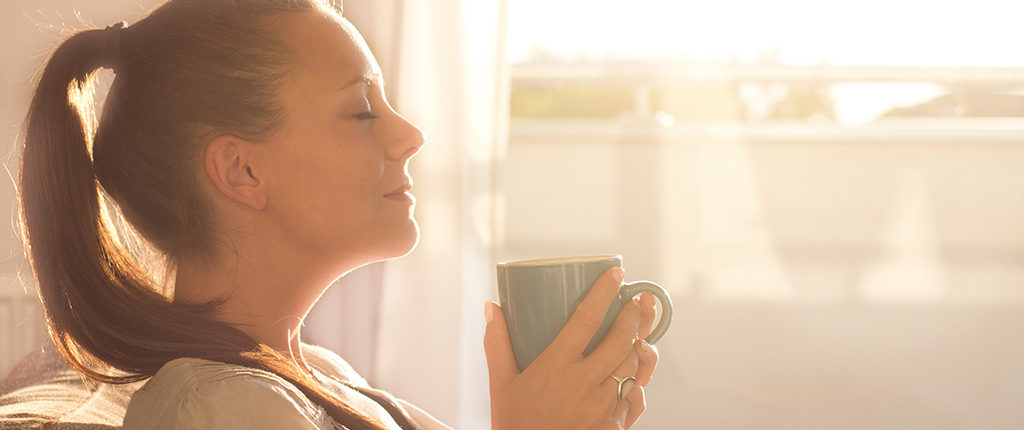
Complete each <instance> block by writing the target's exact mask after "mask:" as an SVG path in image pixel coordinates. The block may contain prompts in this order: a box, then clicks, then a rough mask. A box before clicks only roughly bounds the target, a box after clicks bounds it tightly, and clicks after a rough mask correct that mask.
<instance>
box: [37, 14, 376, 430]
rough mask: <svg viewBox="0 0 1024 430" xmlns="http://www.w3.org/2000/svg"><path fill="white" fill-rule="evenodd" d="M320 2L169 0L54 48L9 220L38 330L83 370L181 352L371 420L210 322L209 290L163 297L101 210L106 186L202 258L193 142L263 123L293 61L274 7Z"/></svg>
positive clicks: (275, 114) (274, 119) (107, 370)
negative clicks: (44, 328) (19, 241)
mask: <svg viewBox="0 0 1024 430" xmlns="http://www.w3.org/2000/svg"><path fill="white" fill-rule="evenodd" d="M329 10H332V6H331V5H330V4H328V3H325V1H324V0H169V1H167V2H166V3H164V4H163V5H162V6H160V7H159V8H157V9H155V10H154V11H152V12H151V13H150V14H149V15H148V16H147V17H145V18H144V19H142V20H141V21H139V22H138V23H136V24H134V25H132V26H130V27H128V28H125V29H119V28H108V29H107V30H85V31H81V32H79V33H76V34H74V35H73V36H71V37H70V38H68V39H67V40H66V41H64V42H63V43H62V44H61V45H60V46H59V47H58V48H57V49H56V51H54V53H53V55H52V56H51V57H50V59H49V61H48V62H47V64H46V66H45V68H44V70H43V73H42V76H41V78H40V81H39V84H38V87H37V88H36V91H35V95H34V97H33V99H32V104H31V107H30V109H29V112H28V116H27V119H26V125H25V127H26V130H25V143H24V145H25V146H24V148H23V150H22V155H21V170H20V177H19V181H18V187H19V189H18V196H19V200H20V217H21V219H20V221H21V227H22V233H23V237H24V241H25V247H26V249H27V251H28V255H29V258H30V261H31V263H32V270H33V272H34V274H35V278H36V282H37V285H38V289H39V295H40V298H41V299H42V302H43V306H44V308H45V313H46V321H47V325H48V328H49V332H50V335H51V337H52V338H53V341H54V343H55V344H56V345H57V349H58V350H59V351H60V353H61V354H62V355H63V356H64V358H65V359H66V360H67V361H68V362H69V363H71V365H73V366H74V367H75V368H77V369H78V370H79V371H81V372H82V373H83V374H85V375H87V376H88V377H90V378H92V379H95V380H98V381H102V382H108V383H127V382H132V381H138V380H143V379H145V378H148V377H151V376H152V375H153V374H154V373H156V371H157V370H158V369H160V367H161V366H163V365H164V364H165V363H167V362H169V361H171V360H173V359H176V358H181V357H195V358H204V359H209V360H215V361H220V362H225V363H234V364H240V365H244V366H249V367H253V368H258V369H263V370H267V371H270V372H274V373H276V374H277V375H280V376H281V377H283V378H285V379H286V380H288V381H289V382H291V383H292V384H294V385H295V386H296V387H298V388H299V389H300V390H301V391H302V392H303V393H304V394H305V395H306V396H307V397H309V398H310V399H311V400H313V401H314V402H316V403H317V404H319V405H320V406H322V407H324V409H326V410H327V412H328V413H329V414H330V415H331V416H332V417H333V418H334V419H335V420H336V421H337V422H339V423H340V424H343V425H345V426H347V427H349V428H352V429H379V428H383V426H382V424H380V423H377V422H375V421H374V420H372V419H370V418H369V417H367V416H366V415H364V414H362V413H360V412H359V411H357V410H355V409H353V408H352V407H350V406H349V405H347V404H346V403H344V402H343V401H341V400H340V399H339V398H337V397H336V396H334V395H332V394H330V393H329V392H328V391H327V390H326V389H325V388H324V387H323V386H322V385H321V384H320V383H318V382H317V381H316V380H315V379H313V378H312V377H311V376H309V375H308V374H307V373H305V372H304V371H302V370H301V369H299V367H298V366H297V365H296V364H295V362H294V361H293V360H291V359H290V358H289V357H286V356H284V355H282V354H280V353H278V352H276V351H274V350H273V349H272V348H270V347H268V346H266V345H263V344H259V343H257V342H256V341H254V340H253V339H252V338H251V337H249V336H247V335H246V334H244V333H243V332H242V331H240V330H238V329H237V328H235V327H233V326H231V325H228V324H226V323H224V322H221V321H218V320H216V319H214V318H213V316H212V315H213V313H212V312H213V310H214V309H215V308H216V306H217V305H218V303H216V302H214V303H205V304H186V303H178V302H173V301H172V300H171V299H169V298H168V297H165V296H164V295H163V294H161V293H160V292H159V291H158V286H157V285H156V281H154V279H153V277H152V276H151V273H148V271H147V270H144V269H143V266H142V263H141V262H140V260H139V259H138V258H136V257H135V256H133V253H132V251H131V250H130V249H128V248H127V247H126V246H125V245H124V244H123V243H121V240H120V239H119V235H118V234H117V231H116V228H115V227H113V226H112V224H111V222H109V221H105V220H104V219H105V216H104V213H105V209H104V207H105V205H106V204H108V203H109V202H108V201H107V199H106V198H105V196H109V197H110V198H111V200H112V201H113V202H114V203H116V208H117V209H119V210H120V212H121V213H122V214H123V216H124V219H126V220H127V221H128V222H129V223H130V226H129V227H130V228H131V229H133V230H135V231H137V232H138V233H139V234H140V235H141V237H142V238H143V239H144V240H146V241H148V242H150V243H151V244H152V245H153V246H154V247H155V248H156V249H158V250H159V251H160V252H161V253H162V254H164V255H165V256H166V257H167V258H168V259H169V260H171V261H173V260H174V259H175V258H182V257H185V256H189V257H196V256H203V255H209V254H210V253H211V252H212V250H213V245H214V241H215V240H216V239H215V238H216V231H217V229H216V226H215V225H213V221H212V217H211V214H210V209H209V207H208V205H207V202H205V201H204V199H203V197H202V195H203V194H202V193H201V192H200V189H199V178H200V176H199V172H200V168H199V166H200V164H199V154H201V152H202V148H203V145H204V144H205V143H206V142H207V141H208V139H210V138H211V137H213V136H216V135H219V134H225V133H227V134H234V135H237V136H241V137H245V138H247V139H253V140H256V141H259V140H260V139H261V138H265V137H266V136H268V135H269V134H270V133H271V132H273V131H274V130H275V128H276V127H277V126H278V125H279V124H280V122H281V120H282V118H283V115H284V113H283V110H284V108H283V105H282V103H281V101H280V100H279V97H278V94H277V93H278V89H279V87H280V84H281V82H282V81H283V80H284V79H285V78H286V77H287V76H288V75H289V73H290V72H291V68H290V67H291V66H289V65H290V64H294V63H295V61H294V58H293V54H292V52H291V51H292V48H290V47H289V45H288V44H287V43H286V42H284V41H283V40H281V39H280V36H279V32H277V31H275V29H274V28H273V27H274V20H273V18H274V17H275V16H280V14H282V13H299V12H309V11H329ZM103 66H108V67H112V68H114V69H115V74H116V78H115V79H114V81H113V83H112V85H111V87H110V90H109V93H108V95H107V98H106V101H105V105H104V109H103V115H102V118H101V119H100V121H99V123H98V126H96V124H94V123H95V120H94V116H93V115H92V111H91V107H92V104H93V100H92V99H93V97H92V89H91V87H92V84H93V80H94V76H95V74H96V71H97V70H98V69H99V68H101V67H103ZM94 129H95V131H96V133H95V137H94V136H93V130H94ZM101 196H104V198H101ZM111 368H113V369H111Z"/></svg>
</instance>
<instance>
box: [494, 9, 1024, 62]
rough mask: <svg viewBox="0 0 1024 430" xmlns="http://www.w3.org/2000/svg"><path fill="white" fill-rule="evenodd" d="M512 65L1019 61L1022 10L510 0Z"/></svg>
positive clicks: (1023, 32)
mask: <svg viewBox="0 0 1024 430" xmlns="http://www.w3.org/2000/svg"><path fill="white" fill-rule="evenodd" d="M509 4H510V19H511V21H512V23H513V24H512V25H511V26H510V28H511V29H512V32H511V34H510V39H509V48H510V56H511V59H512V61H513V62H525V61H531V60H536V59H537V58H536V57H537V56H538V55H543V56H545V58H546V57H556V58H559V59H563V60H570V61H571V60H594V61H600V60H609V59H612V60H619V59H624V60H638V59H654V60H660V61H685V62H690V61H695V62H716V63H722V62H724V63H740V64H751V63H755V62H758V61H761V62H765V61H771V62H777V63H783V64H794V65H818V64H831V65H899V66H1001V67H1006V66H1024V56H1022V55H1019V54H1017V52H1018V49H1019V48H1018V47H1017V46H1016V45H1017V41H1019V40H1022V39H1024V26H1021V25H1020V24H1019V17H1020V16H1022V12H1024V6H1022V4H1021V3H1019V2H1012V1H1005V0H976V1H972V2H970V4H969V7H967V5H965V4H964V3H962V2H935V1H923V0H862V1H857V2H849V1H820V0H817V1H815V0H776V1H759V0H720V1H713V2H706V1H703V2H696V1H690V0H684V1H680V0H635V1H631V2H620V1H615V2H613V1H610V0H514V1H511V2H510V3H509Z"/></svg>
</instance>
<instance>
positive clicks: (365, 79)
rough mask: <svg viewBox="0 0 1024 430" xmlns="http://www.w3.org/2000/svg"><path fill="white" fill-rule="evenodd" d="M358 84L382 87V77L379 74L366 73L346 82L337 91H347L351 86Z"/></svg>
mask: <svg viewBox="0 0 1024 430" xmlns="http://www.w3.org/2000/svg"><path fill="white" fill-rule="evenodd" d="M359 83H365V84H366V85H368V86H373V85H374V84H376V85H380V86H383V85H384V76H383V75H381V74H380V73H367V74H363V75H359V76H356V77H355V78H353V79H352V80H350V81H348V82H346V83H345V84H344V85H342V86H341V88H338V91H342V90H347V89H348V88H349V87H352V86H353V85H356V84H359Z"/></svg>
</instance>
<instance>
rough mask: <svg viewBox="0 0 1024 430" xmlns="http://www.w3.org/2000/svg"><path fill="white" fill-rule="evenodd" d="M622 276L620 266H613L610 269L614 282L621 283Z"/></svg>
mask: <svg viewBox="0 0 1024 430" xmlns="http://www.w3.org/2000/svg"><path fill="white" fill-rule="evenodd" d="M623 278H624V276H623V270H622V268H621V267H615V268H613V269H612V279H614V280H615V282H619V283H621V282H622V279H623Z"/></svg>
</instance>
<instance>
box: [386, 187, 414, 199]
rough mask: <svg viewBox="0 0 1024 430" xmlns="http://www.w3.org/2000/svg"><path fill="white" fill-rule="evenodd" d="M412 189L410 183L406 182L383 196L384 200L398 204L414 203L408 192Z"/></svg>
mask: <svg viewBox="0 0 1024 430" xmlns="http://www.w3.org/2000/svg"><path fill="white" fill-rule="evenodd" d="M411 189H412V182H406V183H404V184H402V185H401V186H399V187H398V188H395V189H394V190H392V191H390V192H388V193H387V194H384V198H386V199H389V200H395V201H399V202H406V203H415V202H416V198H415V197H414V196H413V195H412V193H410V192H409V190H411Z"/></svg>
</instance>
